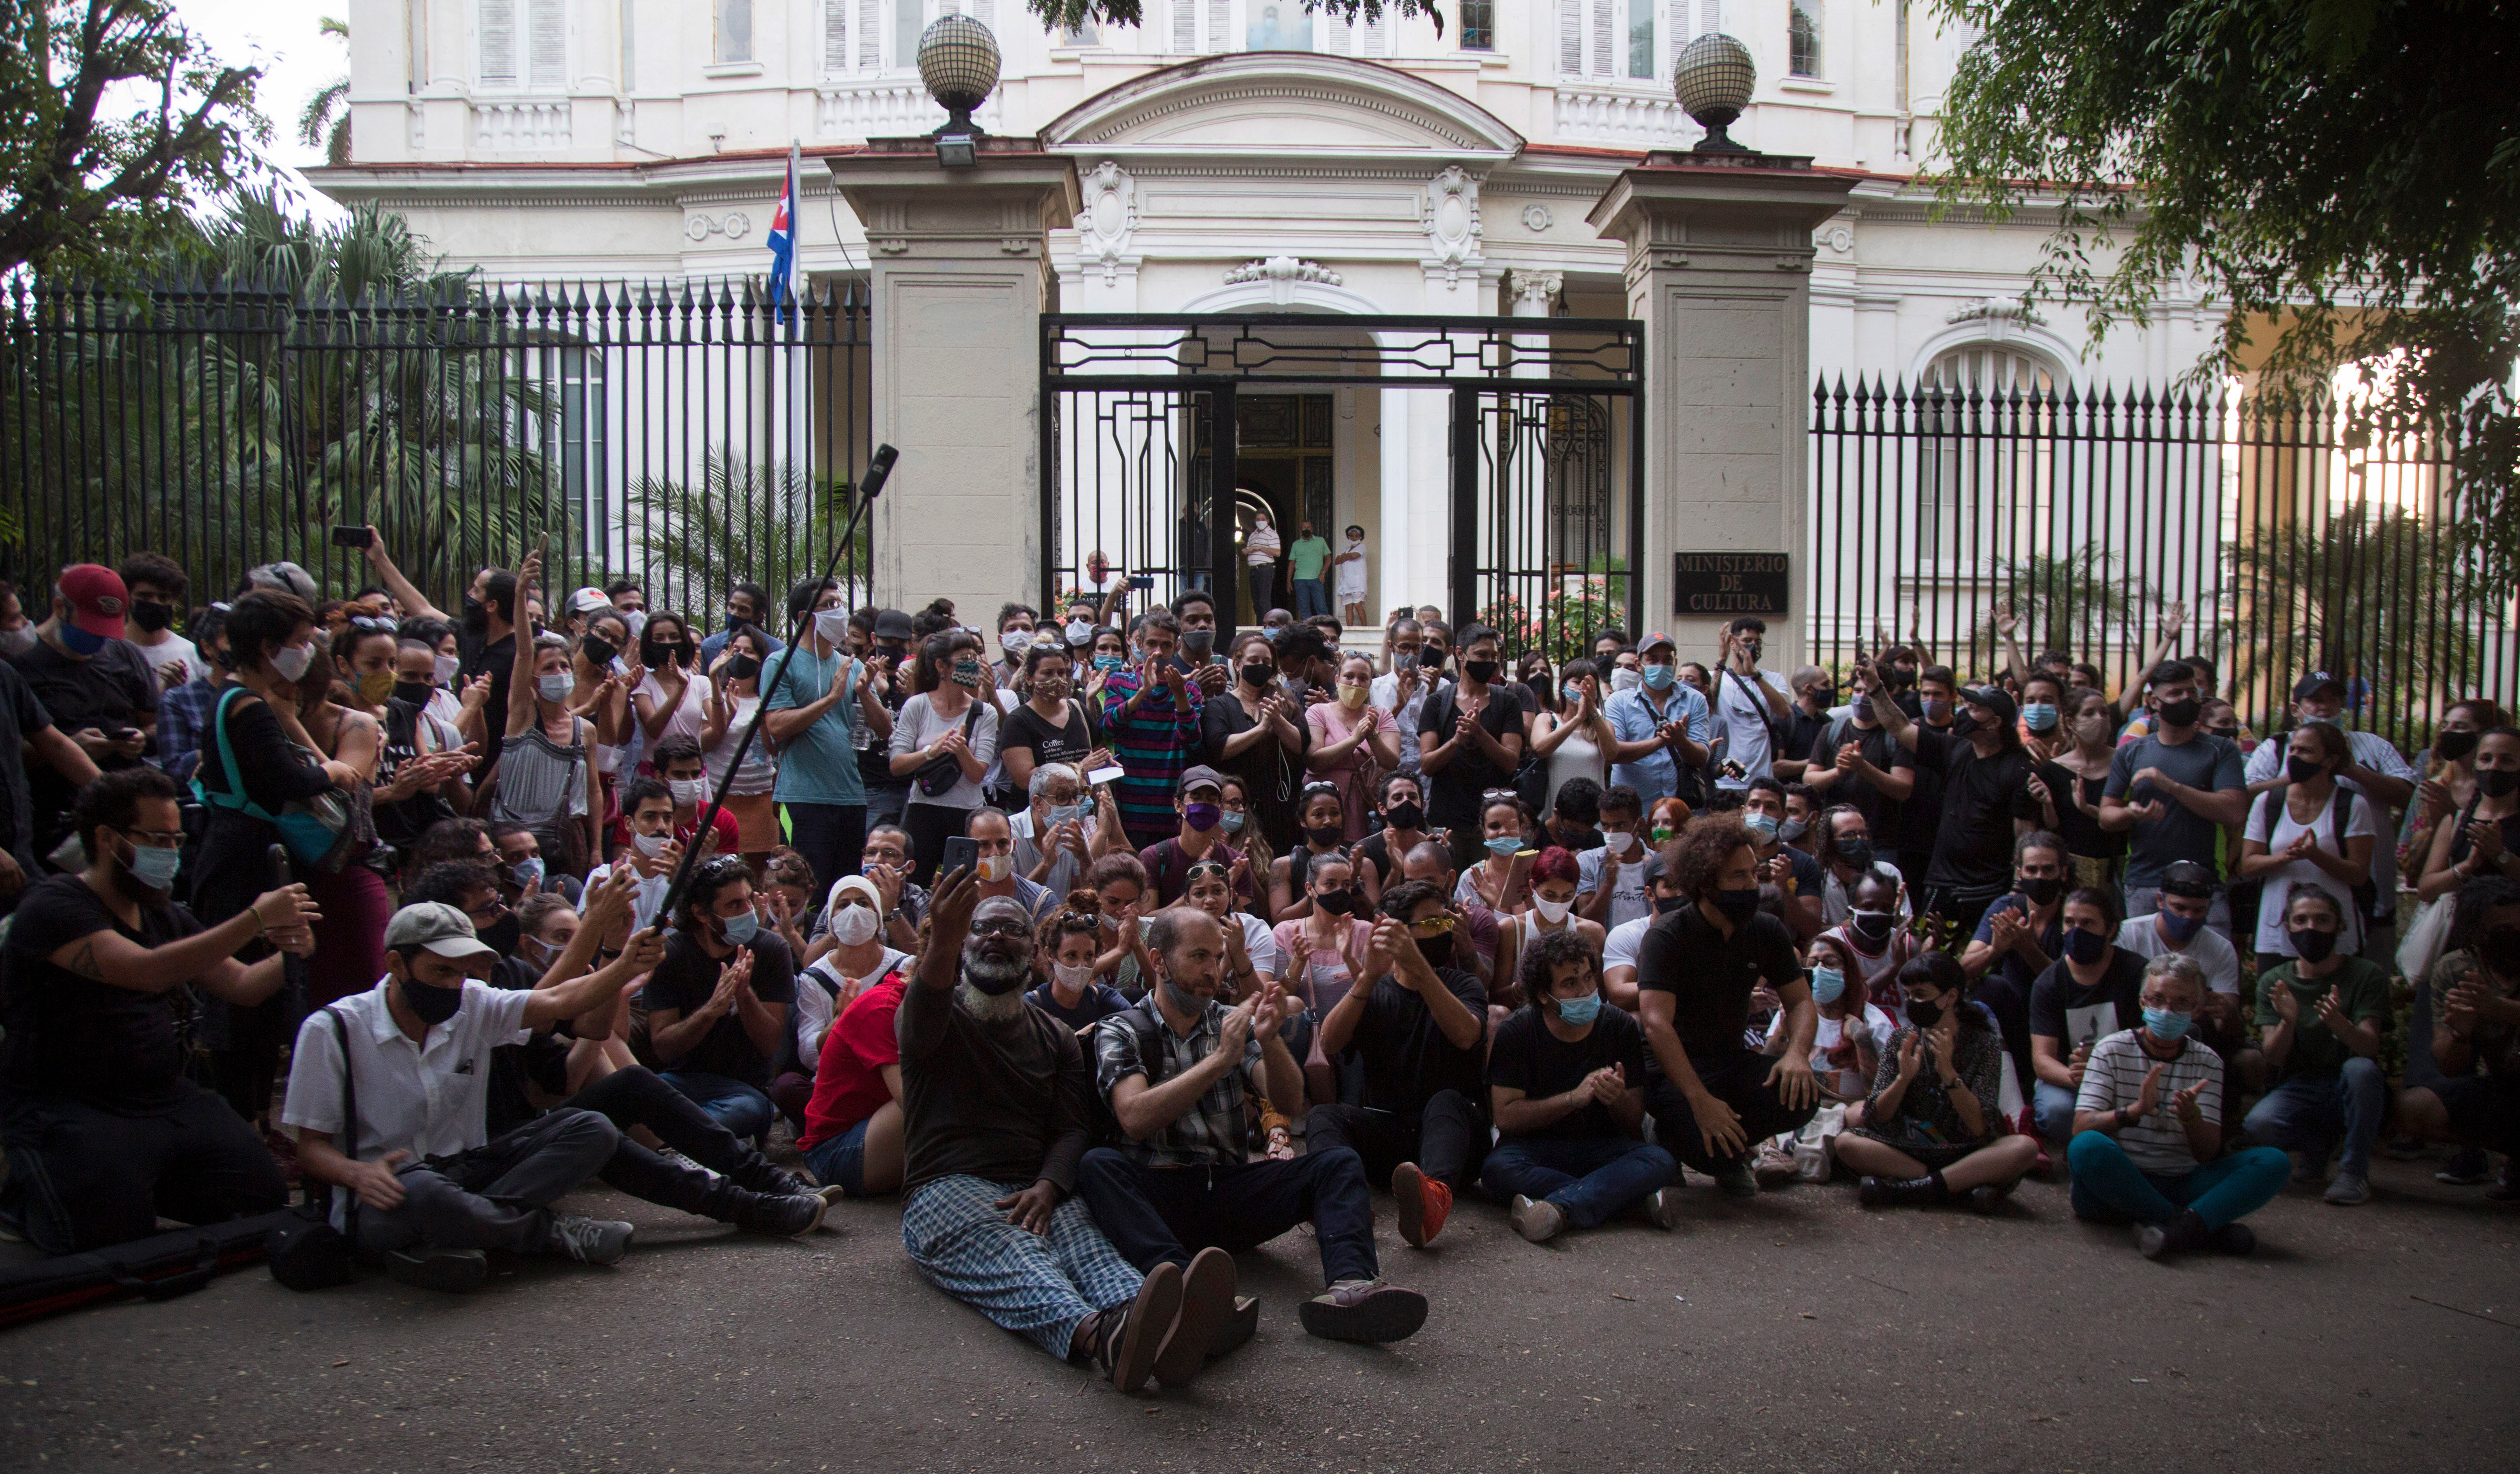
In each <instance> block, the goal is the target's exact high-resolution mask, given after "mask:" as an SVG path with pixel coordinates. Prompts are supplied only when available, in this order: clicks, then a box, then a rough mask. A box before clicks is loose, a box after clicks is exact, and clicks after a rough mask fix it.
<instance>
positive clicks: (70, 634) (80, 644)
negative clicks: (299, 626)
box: [57, 619, 297, 680]
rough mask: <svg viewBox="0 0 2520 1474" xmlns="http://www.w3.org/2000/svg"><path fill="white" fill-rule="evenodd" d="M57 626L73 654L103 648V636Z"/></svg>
mask: <svg viewBox="0 0 2520 1474" xmlns="http://www.w3.org/2000/svg"><path fill="white" fill-rule="evenodd" d="M57 628H59V629H60V630H61V632H62V644H64V645H66V646H67V647H69V651H70V653H71V654H73V655H93V654H95V653H96V652H97V651H98V650H101V649H103V648H105V642H106V637H105V636H103V635H91V634H89V633H88V632H87V631H85V630H83V629H80V628H79V627H78V626H77V625H75V624H72V623H70V622H69V621H68V620H67V619H65V620H63V621H62V622H61V624H60V625H59V626H57ZM290 679H291V680H295V679H297V678H296V677H294V676H292V677H290Z"/></svg>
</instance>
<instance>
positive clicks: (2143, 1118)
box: [2065, 891, 2292, 1259]
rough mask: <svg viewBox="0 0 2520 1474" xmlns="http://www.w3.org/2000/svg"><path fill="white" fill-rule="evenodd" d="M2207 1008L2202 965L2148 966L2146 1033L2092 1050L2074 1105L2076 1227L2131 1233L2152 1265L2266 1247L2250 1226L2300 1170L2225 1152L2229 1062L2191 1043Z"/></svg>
mask: <svg viewBox="0 0 2520 1474" xmlns="http://www.w3.org/2000/svg"><path fill="white" fill-rule="evenodd" d="M2076 894H2077V895H2080V894H2084V892H2080V891H2078V892H2076ZM2204 1001H2205V972H2204V969H2203V968H2200V967H2198V966H2197V965H2196V963H2195V962H2194V961H2192V960H2189V959H2187V958H2184V957H2181V956H2179V955H2178V954H2176V953H2170V954H2166V955H2164V956H2161V957H2157V958H2154V959H2153V960H2151V961H2149V962H2147V963H2145V964H2144V968H2143V979H2142V994H2141V1006H2142V1010H2143V1011H2142V1015H2141V1018H2142V1022H2141V1023H2140V1025H2139V1026H2137V1027H2133V1028H2125V1029H2120V1030H2118V1031H2117V1032H2115V1033H2113V1034H2110V1035H2108V1036H2107V1037H2105V1038H2103V1039H2102V1040H2101V1041H2100V1042H2099V1043H2098V1044H2097V1045H2096V1046H2094V1047H2093V1050H2092V1054H2091V1058H2090V1059H2089V1060H2088V1061H2087V1062H2086V1064H2085V1068H2084V1070H2083V1083H2082V1087H2081V1089H2080V1090H2079V1091H2078V1093H2077V1094H2076V1096H2075V1100H2074V1139H2073V1142H2072V1144H2070V1145H2069V1146H2068V1147H2067V1148H2066V1152H2065V1157H2066V1161H2067V1162H2068V1164H2069V1165H2070V1166H2071V1167H2072V1169H2073V1174H2074V1189H2073V1204H2074V1216H2075V1217H2076V1218H2079V1219H2082V1220H2084V1221H2086V1222H2088V1223H2103V1224H2106V1223H2121V1224H2122V1223H2129V1222H2132V1223H2133V1224H2134V1225H2135V1245H2136V1250H2137V1252H2138V1253H2140V1254H2141V1255H2143V1257H2144V1258H2146V1259H2159V1258H2161V1257H2162V1256H2163V1255H2165V1254H2173V1253H2187V1252H2192V1251H2194V1250H2197V1249H2212V1250H2214V1251H2215V1252H2217V1253H2221V1254H2246V1253H2248V1252H2249V1251H2250V1250H2252V1249H2254V1248H2256V1247H2257V1244H2258V1236H2257V1234H2255V1233H2254V1232H2252V1231H2250V1229H2249V1227H2248V1226H2247V1225H2246V1224H2243V1223H2241V1222H2240V1220H2241V1219H2243V1218H2246V1217H2247V1216H2249V1215H2250V1214H2252V1213H2254V1212H2256V1211H2257V1210H2258V1209H2260V1208H2262V1207H2264V1206H2266V1204H2267V1203H2268V1201H2269V1200H2271V1199H2272V1198H2273V1197H2274V1195H2275V1194H2276V1193H2277V1192H2280V1191H2281V1190H2283V1184H2284V1177H2285V1175H2286V1174H2287V1173H2289V1172H2290V1171H2291V1167H2292V1164H2291V1163H2290V1162H2288V1161H2286V1160H2285V1159H2284V1154H2283V1153H2282V1152H2280V1151H2277V1150H2275V1149H2274V1148H2273V1147H2272V1146H2252V1147H2248V1148H2245V1149H2243V1150H2240V1151H2235V1152H2232V1153H2230V1154H2228V1156H2227V1155H2225V1154H2224V1153H2223V1062H2222V1061H2221V1060H2219V1059H2217V1058H2215V1057H2214V1051H2213V1050H2211V1049H2209V1048H2207V1047H2206V1046H2205V1045H2203V1044H2200V1043H2198V1042H2197V1041H2196V1040H2194V1039H2191V1038H2189V1037H2188V1032H2187V1031H2188V1025H2189V1024H2190V1023H2191V1022H2192V1021H2193V1020H2194V1019H2195V1016H2196V1009H2197V1007H2198V1006H2199V1005H2202V1004H2203V1003H2204Z"/></svg>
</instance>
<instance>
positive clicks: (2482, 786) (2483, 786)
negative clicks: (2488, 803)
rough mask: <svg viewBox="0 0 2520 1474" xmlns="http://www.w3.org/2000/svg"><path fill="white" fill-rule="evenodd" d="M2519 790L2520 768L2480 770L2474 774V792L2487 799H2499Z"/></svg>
mask: <svg viewBox="0 0 2520 1474" xmlns="http://www.w3.org/2000/svg"><path fill="white" fill-rule="evenodd" d="M2514 788H2520V768H2480V769H2478V770H2477V772H2476V791H2477V792H2479V793H2482V794H2484V795H2485V796H2486V797H2488V798H2501V797H2503V796H2504V795H2506V794H2508V793H2509V792H2510V791H2511V790H2512V789H2514Z"/></svg>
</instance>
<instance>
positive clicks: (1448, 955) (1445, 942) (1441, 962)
mask: <svg viewBox="0 0 2520 1474" xmlns="http://www.w3.org/2000/svg"><path fill="white" fill-rule="evenodd" d="M1414 940H1415V941H1416V942H1417V943H1418V956H1419V957H1422V958H1424V959H1425V960H1426V965H1427V966H1429V967H1449V966H1451V965H1453V934H1452V933H1451V932H1449V931H1448V932H1445V933H1444V934H1443V935H1441V936H1433V937H1416V938H1414Z"/></svg>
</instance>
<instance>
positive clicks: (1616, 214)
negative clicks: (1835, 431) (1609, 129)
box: [1590, 153, 1855, 678]
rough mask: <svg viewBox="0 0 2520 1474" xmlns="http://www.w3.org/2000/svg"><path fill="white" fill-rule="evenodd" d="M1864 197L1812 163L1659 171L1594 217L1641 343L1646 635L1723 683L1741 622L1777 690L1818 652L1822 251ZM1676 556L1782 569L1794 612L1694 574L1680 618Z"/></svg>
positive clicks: (1713, 161) (1721, 577)
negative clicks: (1652, 632) (1809, 629)
mask: <svg viewBox="0 0 2520 1474" xmlns="http://www.w3.org/2000/svg"><path fill="white" fill-rule="evenodd" d="M1854 185H1855V181H1854V180H1852V179H1849V178H1842V177H1839V176H1836V175H1830V174H1822V173H1818V172H1815V171H1814V170H1813V169H1812V167H1811V160H1810V159H1808V158H1787V157H1778V156H1770V155H1763V154H1670V153H1654V154H1648V155H1646V156H1645V161H1644V163H1643V165H1641V166H1640V167H1637V168H1633V169H1630V170H1628V171H1627V172H1626V173H1624V174H1621V175H1620V176H1619V179H1618V182H1617V183H1616V184H1613V185H1612V186H1611V187H1610V189H1609V192H1608V193H1607V194H1605V195H1603V196H1602V197H1601V199H1600V201H1599V202H1598V203H1597V204H1595V205H1594V206H1593V211H1592V214H1591V216H1590V219H1591V221H1592V224H1593V227H1594V228H1595V229H1596V230H1598V231H1599V232H1600V233H1601V234H1602V235H1603V236H1605V237H1608V238H1611V239H1613V240H1618V241H1623V242H1625V243H1626V244H1627V247H1628V257H1627V286H1628V315H1629V316H1630V317H1634V318H1638V319H1641V320H1643V323H1644V330H1645V402H1644V415H1645V527H1644V539H1643V542H1644V548H1645V558H1644V567H1643V570H1642V571H1643V577H1644V585H1643V597H1644V608H1645V615H1646V617H1645V620H1644V624H1645V628H1647V629H1663V630H1668V631H1670V633H1671V636H1672V639H1673V640H1674V641H1675V642H1677V643H1678V645H1679V647H1680V657H1681V658H1682V659H1683V660H1697V661H1700V662H1703V663H1704V664H1706V665H1707V666H1709V667H1710V668H1711V667H1712V666H1713V665H1714V663H1715V656H1716V651H1717V648H1718V647H1717V640H1718V638H1719V632H1720V630H1721V629H1722V627H1723V626H1724V624H1725V623H1726V622H1727V621H1728V620H1730V619H1732V618H1733V616H1734V615H1735V614H1736V613H1742V612H1757V613H1759V614H1760V617H1762V618H1764V619H1766V620H1767V621H1768V637H1767V655H1766V659H1765V660H1764V661H1763V665H1764V667H1765V668H1766V669H1767V670H1769V671H1771V672H1774V673H1776V674H1777V675H1778V676H1779V678H1781V677H1782V675H1783V674H1784V673H1785V672H1786V671H1788V670H1790V669H1791V668H1792V667H1793V666H1795V665H1799V664H1801V663H1802V662H1803V660H1804V658H1805V654H1804V652H1805V650H1806V649H1807V648H1809V642H1808V641H1807V640H1806V638H1805V629H1804V626H1805V624H1806V623H1807V621H1808V620H1809V619H1810V617H1811V613H1812V607H1811V589H1810V578H1811V571H1810V566H1809V564H1810V558H1809V549H1808V542H1809V539H1808V535H1807V531H1806V529H1807V527H1808V509H1807V508H1806V505H1805V497H1806V491H1805V486H1804V483H1805V480H1806V476H1805V466H1806V460H1805V458H1806V456H1807V455H1808V454H1809V452H1808V449H1807V446H1808V442H1809V434H1810V420H1811V394H1812V388H1811V365H1810V358H1811V261H1812V235H1811V233H1812V231H1813V229H1814V228H1816V227H1817V226H1819V225H1820V224H1821V223H1822V222H1823V221H1825V220H1827V219H1828V218H1829V217H1830V216H1832V215H1835V214H1836V213H1837V212H1838V211H1839V209H1841V208H1842V207H1843V206H1844V205H1845V203H1846V198H1847V195H1848V193H1849V192H1850V191H1852V190H1853V188H1854ZM1675 553H1692V554H1693V553H1716V554H1722V555H1726V556H1727V557H1728V558H1731V557H1733V556H1737V555H1742V554H1766V555H1770V556H1771V557H1773V556H1775V555H1779V554H1781V555H1784V556H1785V566H1786V569H1787V575H1788V576H1787V580H1786V597H1785V608H1784V610H1783V612H1782V613H1778V612H1775V611H1773V610H1771V609H1765V608H1758V607H1756V605H1755V603H1754V602H1753V599H1752V596H1754V595H1755V594H1756V592H1757V585H1758V584H1759V582H1760V578H1759V576H1758V575H1757V574H1755V573H1749V574H1746V575H1745V574H1744V573H1743V571H1742V568H1743V565H1741V564H1739V563H1737V562H1734V563H1730V564H1727V565H1724V566H1726V567H1727V568H1728V569H1729V570H1730V571H1726V572H1722V573H1707V572H1693V573H1692V576H1691V578H1690V580H1689V587H1690V589H1691V591H1692V597H1691V599H1690V600H1689V606H1688V607H1676V606H1675V605H1676V600H1675V589H1676V585H1675V574H1674V558H1673V555H1674V554H1675ZM1754 566H1755V565H1754ZM1735 577H1739V578H1741V579H1742V582H1741V583H1740V584H1739V585H1738V586H1737V588H1733V589H1729V590H1728V589H1725V588H1724V587H1722V584H1723V582H1724V581H1725V580H1729V579H1732V578H1735ZM1769 577H1770V578H1771V579H1773V574H1771V575H1769ZM1701 579H1702V580H1703V581H1705V582H1706V583H1709V584H1713V585H1716V586H1717V587H1716V588H1715V589H1714V590H1713V591H1712V593H1711V595H1700V594H1697V593H1696V585H1697V584H1698V582H1699V581H1700V580H1701ZM1727 604H1730V605H1731V606H1730V607H1726V606H1724V605H1727ZM1637 633H1638V634H1640V635H1642V634H1643V631H1638V632H1637Z"/></svg>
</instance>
